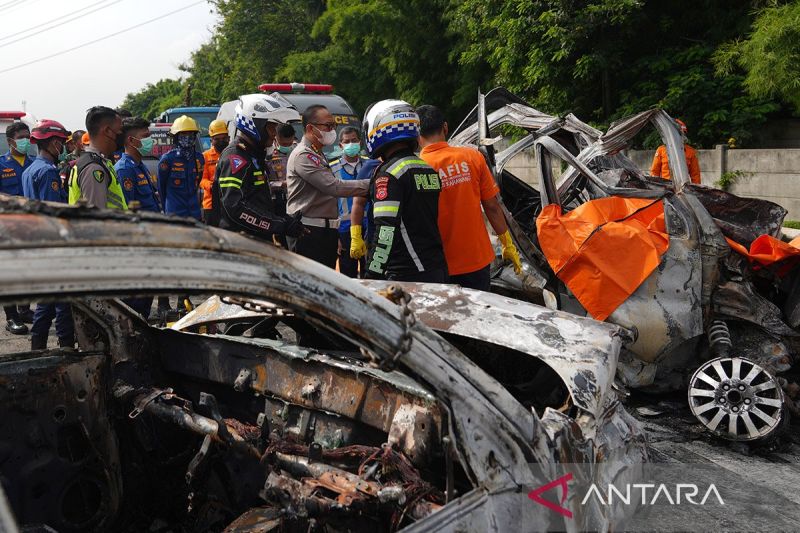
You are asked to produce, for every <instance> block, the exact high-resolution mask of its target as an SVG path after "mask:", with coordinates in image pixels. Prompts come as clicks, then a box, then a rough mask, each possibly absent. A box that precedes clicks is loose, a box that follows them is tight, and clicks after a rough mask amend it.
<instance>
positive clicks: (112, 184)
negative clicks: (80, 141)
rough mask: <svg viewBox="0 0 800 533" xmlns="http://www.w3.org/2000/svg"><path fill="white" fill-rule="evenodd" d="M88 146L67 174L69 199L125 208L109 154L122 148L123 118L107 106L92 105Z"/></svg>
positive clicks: (95, 204) (74, 202)
mask: <svg viewBox="0 0 800 533" xmlns="http://www.w3.org/2000/svg"><path fill="white" fill-rule="evenodd" d="M86 131H87V132H88V134H89V146H87V147H86V150H85V151H84V152H83V154H81V156H80V157H79V158H78V160H77V161H76V162H75V166H73V167H72V170H70V174H69V186H68V191H67V193H68V196H69V203H70V204H76V203H78V201H79V200H84V201H86V202H87V203H89V205H94V206H96V207H105V208H106V209H121V210H125V209H127V208H128V204H127V203H126V202H125V195H124V193H123V192H122V187H121V186H120V183H119V180H118V179H117V173H116V171H115V170H114V165H113V163H112V162H111V157H112V156H113V155H114V152H115V151H116V150H117V149H120V150H121V149H122V148H123V145H124V142H123V137H122V119H121V118H120V116H119V114H117V112H116V111H114V110H113V109H111V108H110V107H105V106H95V107H93V108H91V109H89V111H88V112H87V113H86Z"/></svg>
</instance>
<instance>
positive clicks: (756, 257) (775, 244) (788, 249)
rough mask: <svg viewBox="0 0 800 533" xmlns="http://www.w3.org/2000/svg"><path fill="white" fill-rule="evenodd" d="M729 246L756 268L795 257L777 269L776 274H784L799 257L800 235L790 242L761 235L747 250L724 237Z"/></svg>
mask: <svg viewBox="0 0 800 533" xmlns="http://www.w3.org/2000/svg"><path fill="white" fill-rule="evenodd" d="M725 240H726V241H728V244H729V245H730V246H731V248H732V249H733V250H734V251H736V252H738V253H740V254H742V255H743V256H745V257H746V258H747V259H748V261H750V263H751V264H752V265H753V269H754V270H757V269H758V268H761V267H768V266H771V265H773V264H775V263H777V262H778V261H783V260H784V259H789V258H795V261H791V262H788V263H787V264H786V265H784V266H783V268H781V269H779V270H778V275H781V276H782V275H784V274H786V273H787V272H788V271H789V269H791V267H793V266H794V264H795V262H796V260H797V259H798V258H800V237H797V238H795V239H794V240H792V242H789V243H786V242H783V241H782V240H780V239H776V238H775V237H772V236H770V235H761V236H760V237H758V238H757V239H756V240H754V241H753V242H752V243H751V244H750V249H749V250H748V249H747V248H745V247H744V246H742V245H741V244H739V243H738V242H736V241H734V240H732V239H729V238H728V237H725Z"/></svg>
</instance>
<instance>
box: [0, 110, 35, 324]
mask: <svg viewBox="0 0 800 533" xmlns="http://www.w3.org/2000/svg"><path fill="white" fill-rule="evenodd" d="M30 137H31V131H30V129H29V128H28V126H27V124H25V123H24V122H13V123H12V124H10V125H9V126H8V127H7V128H6V140H7V141H8V148H9V150H8V152H6V153H5V154H4V155H3V156H0V192H1V193H5V194H11V195H14V196H22V173H23V172H24V171H25V169H26V168H28V167H29V166H31V164H32V163H33V158H32V157H30V156H28V148H29V147H30ZM3 310H4V311H5V313H6V331H8V332H9V333H12V334H14V335H25V334H27V333H28V326H26V325H25V322H26V321H27V322H32V321H33V312H32V311H31V310H30V309H29V308H28V307H27V306H20V308H19V309H17V306H15V305H6V306H3Z"/></svg>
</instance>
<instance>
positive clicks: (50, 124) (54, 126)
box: [31, 120, 69, 144]
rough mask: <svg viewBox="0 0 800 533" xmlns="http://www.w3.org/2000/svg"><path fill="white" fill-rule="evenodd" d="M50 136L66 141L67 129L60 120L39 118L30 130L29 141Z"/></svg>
mask: <svg viewBox="0 0 800 533" xmlns="http://www.w3.org/2000/svg"><path fill="white" fill-rule="evenodd" d="M50 137H58V138H60V139H62V140H64V141H65V142H66V140H67V137H69V131H67V128H65V127H64V126H63V125H62V124H61V123H60V122H56V121H55V120H40V121H39V122H37V123H36V126H34V127H33V130H31V142H32V143H33V144H36V142H37V141H43V140H45V139H49V138H50Z"/></svg>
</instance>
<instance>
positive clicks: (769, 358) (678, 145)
mask: <svg viewBox="0 0 800 533" xmlns="http://www.w3.org/2000/svg"><path fill="white" fill-rule="evenodd" d="M646 126H654V127H655V129H656V130H657V132H658V134H659V136H660V137H661V139H662V141H663V143H664V144H665V145H666V149H667V154H668V157H669V165H670V170H671V175H672V180H671V181H670V180H664V179H661V178H654V177H651V176H648V175H646V173H644V172H642V171H641V170H639V168H637V166H636V165H635V164H634V163H633V162H632V161H631V160H630V159H628V158H627V157H626V156H625V155H624V154H623V153H622V151H623V150H624V149H626V148H627V147H629V145H630V144H631V142H632V140H633V139H634V137H635V136H636V135H637V134H638V133H639V132H640V131H642V130H643V128H645V127H646ZM504 127H511V128H513V130H514V131H515V133H519V131H520V130H523V135H522V138H521V139H519V140H517V141H516V142H512V143H505V144H503V143H499V144H498V141H501V140H504V139H503V137H502V135H499V136H497V137H492V135H493V134H497V132H502V131H503V130H502V128H504ZM517 136H519V135H517ZM451 142H453V143H454V144H464V145H473V146H477V147H478V148H479V150H481V151H482V152H483V153H484V155H485V157H486V158H487V161H488V162H489V164H490V167H491V168H492V170H493V171H494V173H495V177H496V179H497V181H498V184H499V185H500V189H501V197H502V200H503V204H504V208H506V210H507V218H508V219H509V220H510V221H511V222H510V224H509V225H510V228H511V232H512V235H513V236H514V238H515V241H516V243H517V246H518V248H519V249H520V251H521V252H522V254H523V255H524V257H525V259H526V262H527V265H526V267H525V272H526V275H525V276H524V277H523V278H522V280H521V281H519V280H517V279H516V278H515V277H514V276H510V275H508V274H507V273H506V272H503V271H502V269H501V270H500V271H499V272H496V274H495V283H494V286H495V288H496V289H497V290H500V291H504V292H508V291H510V292H511V294H515V295H518V296H520V295H527V296H528V297H529V298H531V297H533V298H535V297H537V296H538V297H540V298H542V299H543V300H544V302H545V303H546V304H547V305H548V307H551V308H554V309H563V310H568V311H570V312H572V313H575V314H578V315H581V316H585V315H587V314H590V313H587V309H586V308H584V306H583V305H581V302H580V301H579V300H578V298H576V295H575V293H574V292H573V291H572V290H571V288H570V287H569V286H568V285H569V283H568V282H569V281H571V280H569V279H567V276H566V275H563V272H565V271H566V270H564V271H563V272H557V271H556V269H555V268H554V267H553V264H556V263H555V261H553V257H552V255H551V256H549V257H548V253H547V250H545V246H543V243H542V238H543V237H544V238H547V237H549V235H547V234H546V233H545V234H543V233H542V232H543V231H544V232H546V231H548V230H547V229H543V228H544V224H543V221H542V218H541V214H542V212H543V210H545V209H547V208H551V209H552V208H553V207H555V208H556V211H551V212H555V213H556V214H557V216H560V214H561V213H562V212H563V213H569V212H571V211H576V210H583V211H582V212H586V211H587V208H589V207H591V208H592V209H594V208H595V207H596V205H597V204H599V203H600V202H604V201H606V200H607V199H618V200H620V202H619V203H620V204H621V203H625V202H627V203H633V202H637V201H638V202H644V203H640V204H636V205H656V206H658V205H660V206H661V207H662V208H663V209H661V208H657V211H658V213H659V216H662V217H663V222H662V224H663V227H664V229H663V230H662V235H663V236H664V238H665V239H666V240H665V243H664V246H663V248H665V251H664V252H663V255H661V256H660V257H659V259H658V263H657V267H656V268H655V269H654V270H653V271H652V272H651V273H650V274H649V275H647V276H646V277H645V278H644V279H643V281H642V282H641V283H640V284H639V285H638V288H636V290H634V291H631V293H630V294H629V295H628V297H627V298H626V299H624V301H622V302H621V303H620V304H619V305H618V306H617V307H616V308H615V309H613V312H611V313H610V314H609V315H608V316H601V317H599V318H600V319H601V320H602V319H605V320H607V321H608V322H611V323H614V324H618V325H621V326H623V327H625V328H626V329H628V330H629V331H631V332H632V334H633V335H634V336H635V338H636V340H635V341H634V342H632V343H630V344H628V345H626V346H625V347H624V348H623V352H622V356H621V360H620V363H619V365H618V367H617V375H618V378H619V381H620V382H621V383H622V384H624V385H625V386H628V387H634V388H643V389H648V390H668V389H676V388H680V387H686V388H687V389H688V399H689V406H690V408H691V410H692V412H693V414H694V415H695V417H696V418H697V419H698V420H699V421H700V422H701V423H702V424H703V425H704V426H706V428H707V429H708V430H710V431H711V432H713V433H714V434H715V435H717V436H720V437H723V438H726V439H731V440H742V441H747V440H756V439H761V438H764V437H768V436H771V435H775V434H776V432H777V431H778V430H779V429H780V428H781V427H783V426H784V425H785V423H786V418H787V415H788V411H792V410H793V411H796V410H797V409H796V407H795V404H794V402H793V400H792V398H791V397H790V396H795V397H796V395H797V386H796V385H794V384H792V383H789V382H788V381H787V380H786V379H784V378H782V377H780V376H779V374H781V373H783V372H786V371H787V370H789V369H790V368H791V367H792V364H793V362H794V359H795V357H796V354H797V347H798V346H800V345H798V335H799V333H798V330H797V327H798V326H799V325H800V320H798V297H800V293H799V292H798V280H800V276H797V275H796V268H795V267H796V263H793V262H792V261H791V259H790V260H789V261H786V262H783V263H776V265H775V266H774V267H771V268H766V267H765V268H760V266H761V265H758V264H751V263H750V262H749V261H748V259H747V258H746V257H745V256H743V255H741V254H739V253H737V252H735V251H734V250H733V249H732V247H737V244H738V245H739V246H738V247H741V248H743V249H745V250H747V249H748V248H749V247H750V246H751V244H752V243H753V242H754V241H755V240H756V239H757V238H759V237H760V236H762V235H765V236H768V237H762V239H763V238H767V239H775V240H777V239H779V238H780V237H781V233H780V230H781V226H782V222H783V218H784V216H785V215H786V211H785V210H784V209H783V208H782V207H780V206H778V205H776V204H774V203H771V202H768V201H764V200H758V199H750V198H739V197H737V196H735V195H733V194H730V193H727V192H725V191H721V190H716V189H712V188H707V187H703V186H700V185H693V184H691V183H689V174H688V169H687V165H686V160H685V156H684V151H683V144H682V139H681V137H680V135H679V133H678V130H677V128H676V127H675V124H674V122H673V120H672V119H671V118H670V117H669V116H668V115H667V114H666V113H665V112H664V111H661V110H658V109H654V110H650V111H646V112H643V113H640V114H637V115H634V116H631V117H628V118H626V119H623V120H621V121H619V122H616V123H614V124H612V125H611V127H610V128H609V130H608V131H607V132H605V133H602V132H600V131H598V130H596V129H595V128H592V127H591V126H589V125H587V124H585V123H583V122H581V121H580V120H578V119H577V118H576V117H574V116H572V115H568V116H566V117H553V116H549V115H546V114H544V113H541V112H539V111H537V110H536V109H534V108H532V107H531V106H530V105H528V104H527V103H526V102H524V101H523V100H521V99H519V98H518V97H516V96H514V95H513V94H511V93H509V92H507V91H506V90H505V89H502V88H499V89H495V90H493V91H491V92H490V93H488V94H487V95H485V96H484V95H479V102H478V105H477V106H476V108H475V109H474V110H473V112H472V113H471V114H470V115H469V116H468V117H467V118H466V119H465V120H464V122H463V123H462V124H461V125H460V126H459V128H458V129H457V130H456V131H455V133H454V135H453V138H452V139H451ZM496 147H497V149H496ZM501 147H502V148H503V149H500V148H501ZM526 150H528V151H533V152H534V154H535V160H536V164H537V166H538V168H537V172H538V175H539V185H538V186H539V189H540V190H536V188H534V187H533V186H532V185H530V184H528V183H525V182H523V181H522V180H521V179H519V178H518V177H516V176H514V175H513V173H512V172H510V171H509V170H508V169H507V168H506V166H507V165H508V163H509V162H510V161H511V160H512V159H513V158H514V157H515V156H517V155H518V154H520V153H521V152H523V151H526ZM559 161H560V162H561V165H560V166H559V165H558V162H559ZM559 170H560V171H561V172H559ZM559 174H560V175H559ZM631 200H632V201H633V202H631ZM648 202H649V204H648ZM636 213H637V212H633V211H632V212H630V213H626V216H627V217H628V218H631V217H633V216H635V214H636ZM537 219H538V220H537ZM625 220H626V218H625V217H623V216H620V217H618V218H617V219H609V220H608V221H610V222H618V221H623V222H624V221H625ZM537 222H538V224H537ZM604 222H605V221H604ZM537 226H538V227H537ZM604 228H605V226H604V225H603V224H602V223H600V224H597V225H596V226H594V227H593V228H590V229H591V230H592V234H591V235H590V236H589V238H587V239H586V240H585V241H582V242H576V248H578V250H577V252H575V253H574V254H573V255H572V256H570V257H569V258H568V260H569V261H571V260H573V259H574V258H575V257H576V256H577V255H578V254H580V253H581V252H582V251H583V247H584V246H585V245H586V243H588V242H589V239H591V238H592V237H594V236H596V235H598V234H600V233H601V231H602V230H603V229H604ZM613 253H614V251H613V248H609V249H608V251H607V252H606V253H605V257H601V258H600V259H601V260H602V261H605V262H606V263H605V265H604V264H602V263H601V262H595V263H592V264H591V266H590V267H588V269H589V270H592V269H594V272H592V273H590V274H588V275H589V276H592V275H595V274H602V270H603V268H605V267H610V268H613V267H614V266H615V265H609V263H613V262H614V261H615V258H614V257H613V256H612V254H613ZM600 255H602V250H601V252H600ZM589 263H591V262H590V261H587V264H589ZM560 266H561V265H560V264H559V267H560ZM585 271H586V268H584V273H585ZM623 274H624V273H623ZM562 278H564V279H562ZM565 279H567V282H565ZM576 285H577V284H576ZM598 292H600V291H595V293H596V294H590V295H589V296H594V297H597V298H602V297H603V294H597V293H598ZM687 383H688V385H687Z"/></svg>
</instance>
